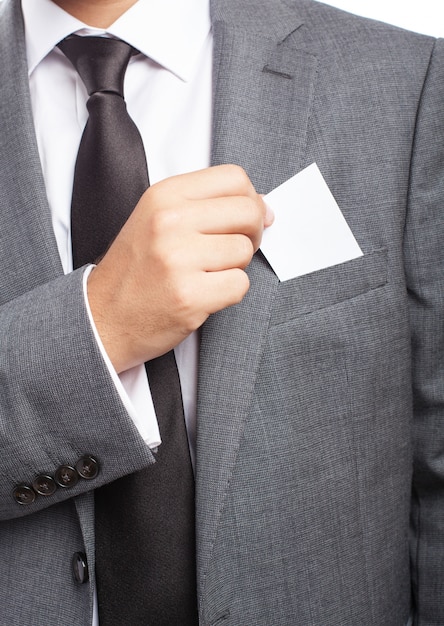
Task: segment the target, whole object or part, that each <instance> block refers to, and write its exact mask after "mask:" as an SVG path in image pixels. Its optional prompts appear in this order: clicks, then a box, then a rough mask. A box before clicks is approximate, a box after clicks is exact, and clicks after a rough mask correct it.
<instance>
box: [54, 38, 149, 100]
mask: <svg viewBox="0 0 444 626" xmlns="http://www.w3.org/2000/svg"><path fill="white" fill-rule="evenodd" d="M58 47H59V48H60V50H61V51H62V52H63V54H64V55H65V56H66V57H67V58H68V59H69V60H70V61H71V63H72V64H73V66H74V67H75V69H76V70H77V72H78V74H79V76H80V78H81V79H82V80H83V82H84V84H85V87H86V89H87V91H88V95H89V96H91V95H92V94H93V93H97V92H100V91H102V92H103V91H105V92H112V93H117V94H119V95H120V96H121V97H122V98H123V80H124V78H125V72H126V68H127V66H128V63H129V60H130V58H131V56H132V55H133V54H137V52H138V51H137V50H136V49H135V48H133V47H131V46H130V45H129V44H127V43H125V42H124V41H122V40H121V39H110V38H108V37H79V36H77V35H70V36H69V37H67V38H66V39H63V41H61V42H60V43H59V44H58Z"/></svg>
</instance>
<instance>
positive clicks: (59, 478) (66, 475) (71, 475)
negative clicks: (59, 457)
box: [54, 465, 79, 487]
mask: <svg viewBox="0 0 444 626" xmlns="http://www.w3.org/2000/svg"><path fill="white" fill-rule="evenodd" d="M54 478H55V481H56V483H57V484H58V485H59V486H60V487H74V486H75V485H77V483H78V481H79V475H78V474H77V472H76V470H75V469H74V468H73V467H71V466H70V465H61V466H60V467H59V468H58V470H57V471H56V473H55V475H54Z"/></svg>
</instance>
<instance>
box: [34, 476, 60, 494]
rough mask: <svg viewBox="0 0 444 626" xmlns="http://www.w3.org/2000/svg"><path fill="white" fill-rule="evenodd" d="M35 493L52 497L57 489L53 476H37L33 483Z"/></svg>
mask: <svg viewBox="0 0 444 626" xmlns="http://www.w3.org/2000/svg"><path fill="white" fill-rule="evenodd" d="M32 486H33V488H34V491H36V492H37V493H38V494H39V495H41V496H52V495H53V494H54V493H55V492H56V489H57V485H56V482H55V480H54V479H53V478H52V477H51V476H44V475H41V476H37V478H35V479H34V480H33V482H32Z"/></svg>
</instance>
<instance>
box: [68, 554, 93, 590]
mask: <svg viewBox="0 0 444 626" xmlns="http://www.w3.org/2000/svg"><path fill="white" fill-rule="evenodd" d="M71 565H72V572H73V574H74V580H75V581H76V583H79V584H80V585H83V583H86V582H88V579H89V575H88V562H87V560H86V554H84V553H83V552H74V554H73V555H72V560H71Z"/></svg>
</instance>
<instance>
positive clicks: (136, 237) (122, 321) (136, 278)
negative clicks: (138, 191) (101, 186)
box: [88, 165, 273, 373]
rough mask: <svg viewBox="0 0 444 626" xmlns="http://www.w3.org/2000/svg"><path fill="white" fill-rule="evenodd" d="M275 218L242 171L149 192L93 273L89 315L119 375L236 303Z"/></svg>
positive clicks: (189, 177)
mask: <svg viewBox="0 0 444 626" xmlns="http://www.w3.org/2000/svg"><path fill="white" fill-rule="evenodd" d="M272 221H273V215H272V213H271V211H270V210H269V209H267V207H266V206H265V204H264V202H263V200H262V198H261V196H259V195H258V194H257V193H256V191H255V190H254V188H253V186H252V184H251V182H250V180H249V178H248V177H247V175H246V174H245V172H244V171H243V170H242V169H241V168H239V167H237V166H234V165H221V166H218V167H213V168H208V169H205V170H201V171H198V172H193V173H190V174H184V175H181V176H175V177H172V178H168V179H166V180H164V181H162V182H160V183H157V184H156V185H153V186H152V187H150V188H149V189H148V190H147V191H146V192H145V193H144V195H143V196H142V198H141V199H140V201H139V203H138V204H137V206H136V208H135V209H134V211H133V213H132V215H131V216H130V218H129V219H128V221H127V223H126V224H125V226H124V227H123V228H122V230H121V232H120V233H119V235H118V236H117V238H116V239H115V241H114V242H113V244H112V245H111V246H110V248H109V250H108V252H107V253H106V255H105V256H104V257H103V259H102V260H101V261H100V263H99V264H98V265H97V267H96V268H95V269H94V270H93V271H92V272H91V275H90V277H89V280H88V299H89V303H90V307H91V311H92V315H93V318H94V321H95V324H96V327H97V330H98V332H99V335H100V337H101V339H102V342H103V345H104V347H105V350H106V351H107V353H108V356H109V358H110V359H111V362H112V363H113V366H114V367H115V369H116V371H117V372H118V373H120V372H122V371H124V370H126V369H128V368H130V367H133V366H135V365H138V364H140V363H143V362H145V361H148V360H150V359H152V358H155V357H156V356H159V355H161V354H164V353H165V352H167V351H168V350H170V349H171V348H173V347H174V346H176V345H177V344H178V343H180V342H181V341H182V340H183V339H184V338H185V337H187V336H188V335H189V334H190V333H191V332H193V331H194V330H196V329H197V328H199V327H200V326H201V325H202V324H203V322H204V321H205V320H206V319H207V317H208V316H209V315H210V314H211V313H214V312H216V311H219V310H221V309H223V308H225V307H227V306H230V305H233V304H236V303H238V302H240V301H241V300H242V298H243V297H244V295H245V294H246V292H247V291H248V288H249V280H248V277H247V275H246V273H245V271H244V270H245V268H246V266H247V265H248V264H249V263H250V261H251V258H252V256H253V254H254V252H255V251H256V250H257V249H258V247H259V245H260V241H261V237H262V231H263V229H264V227H266V226H269V225H270V224H271V223H272Z"/></svg>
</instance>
